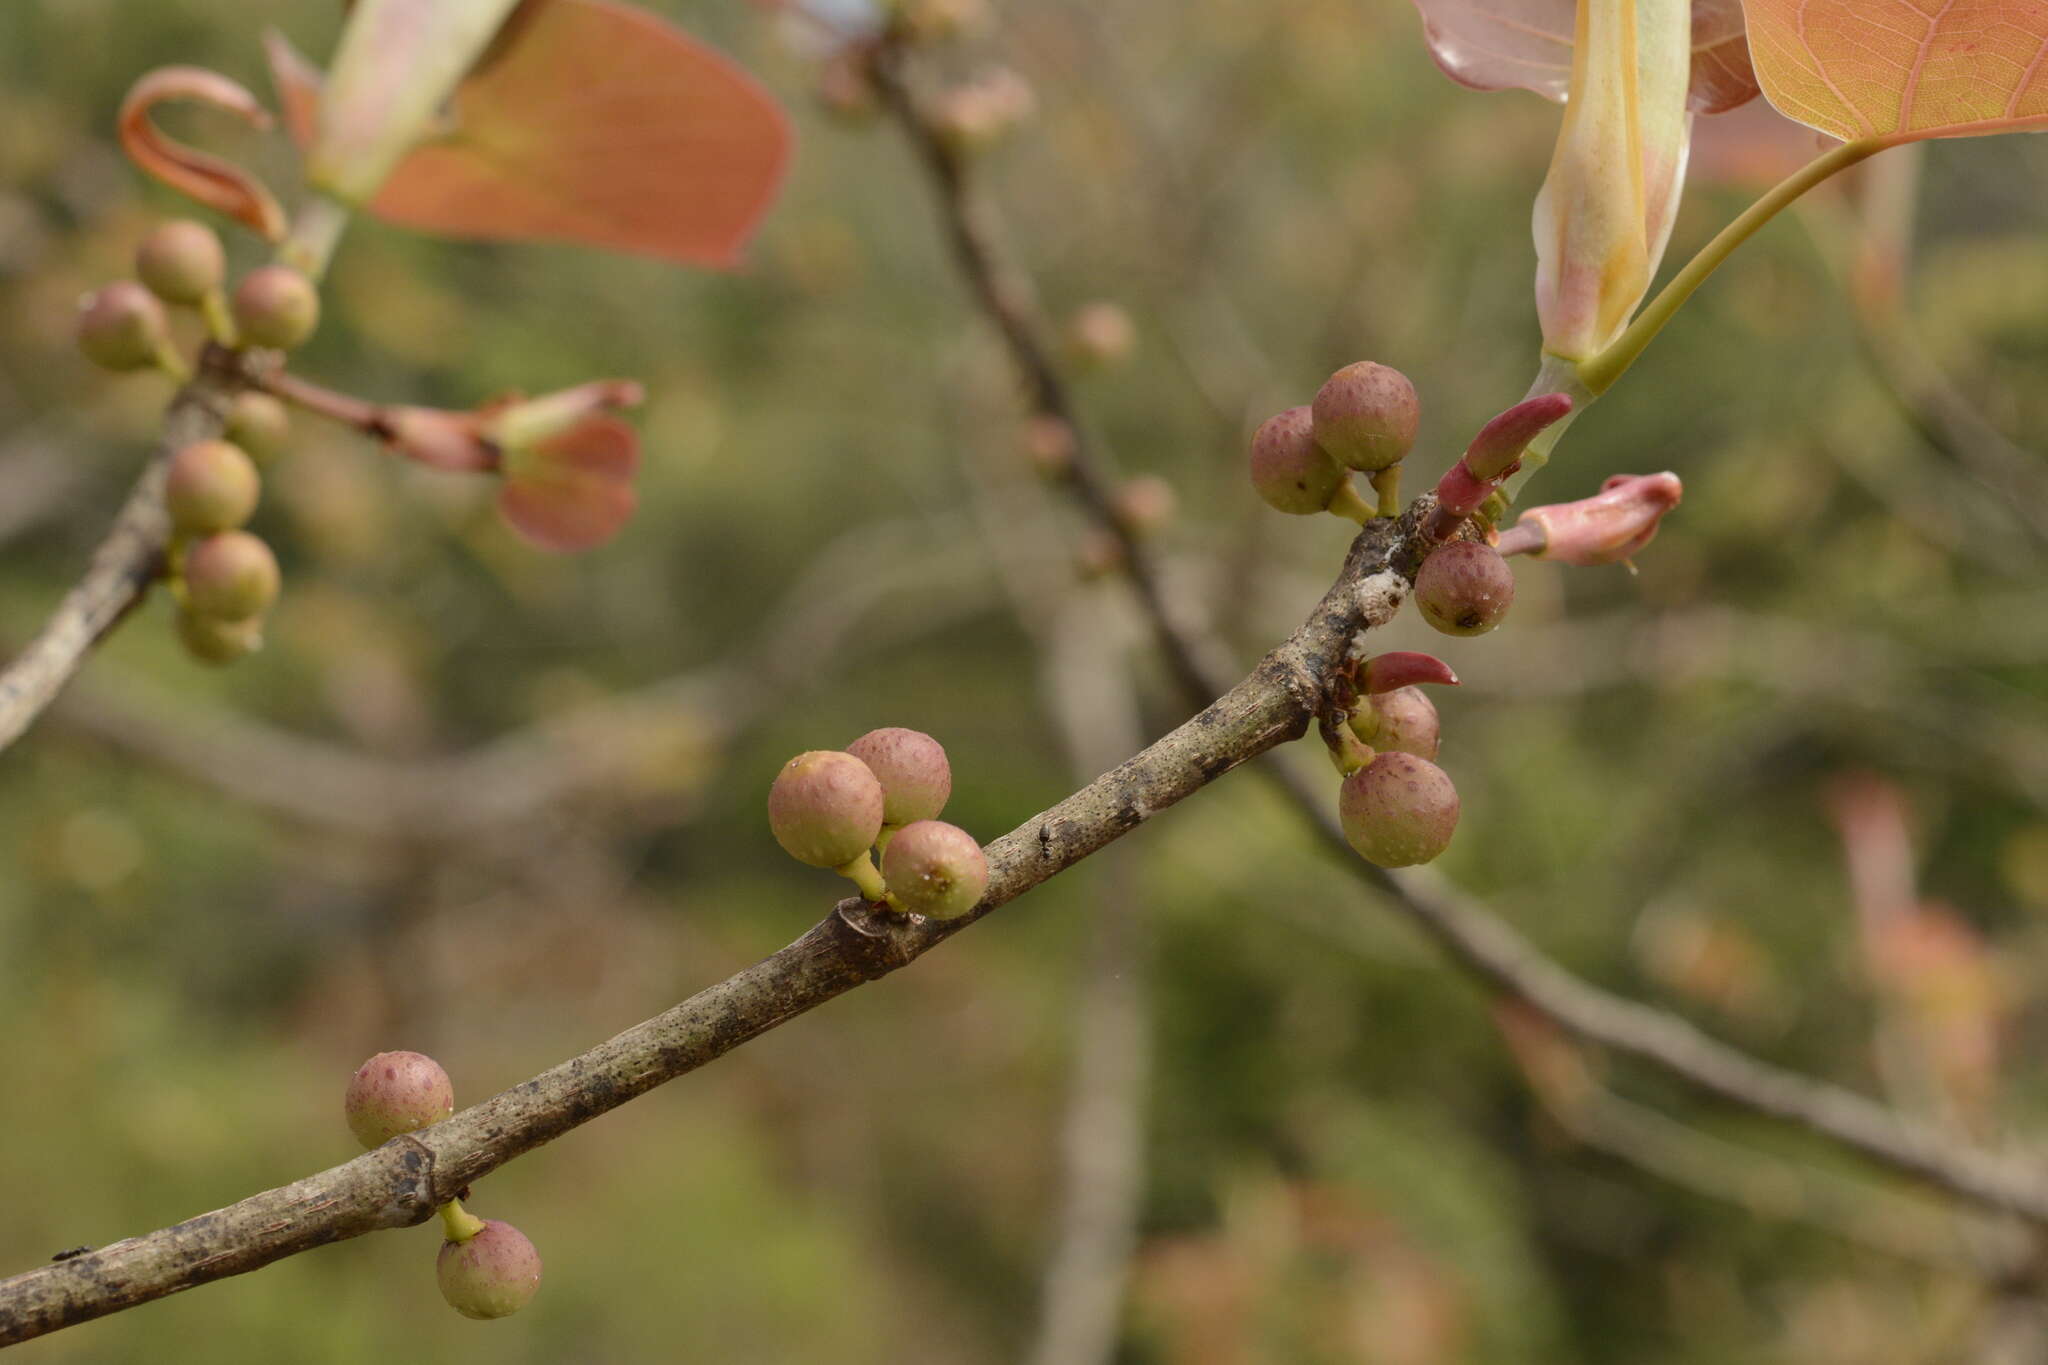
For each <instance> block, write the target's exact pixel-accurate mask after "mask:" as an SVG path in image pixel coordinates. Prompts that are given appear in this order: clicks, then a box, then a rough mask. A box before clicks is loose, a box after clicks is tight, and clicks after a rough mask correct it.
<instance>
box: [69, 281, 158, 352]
mask: <svg viewBox="0 0 2048 1365" xmlns="http://www.w3.org/2000/svg"><path fill="white" fill-rule="evenodd" d="M77 335H78V349H79V350H80V351H81V352H83V353H84V355H85V358H86V359H87V360H90V361H91V362H92V363H93V364H95V365H97V366H99V367H100V368H101V369H103V370H115V371H122V370H146V369H148V368H149V367H150V366H152V365H154V364H156V363H157V358H158V357H159V356H160V355H161V354H162V353H163V348H164V346H165V345H166V344H167V343H168V340H169V335H170V334H169V331H168V330H167V324H166V323H165V321H164V306H163V305H162V304H161V303H159V302H157V298H156V295H154V294H152V293H150V292H149V291H148V290H147V289H144V288H143V287H142V286H141V285H139V284H137V283H136V282H135V281H133V280H115V281H114V282H113V283H112V284H109V285H106V286H104V287H103V288H100V289H96V290H94V291H93V292H92V293H90V294H88V295H86V296H85V299H84V301H83V303H81V305H80V306H79V310H78V334H77Z"/></svg>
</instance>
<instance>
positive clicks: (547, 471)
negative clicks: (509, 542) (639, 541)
mask: <svg viewBox="0 0 2048 1365" xmlns="http://www.w3.org/2000/svg"><path fill="white" fill-rule="evenodd" d="M639 468H640V438H639V436H638V435H637V434H636V433H635V432H634V430H633V428H631V427H629V426H627V425H626V424H625V423H624V422H622V421H620V420H619V419H618V418H616V417H608V416H601V415H600V416H592V417H587V418H585V419H584V420H582V421H581V422H578V423H577V424H576V425H575V426H573V427H570V428H569V429H568V430H567V431H563V432H560V433H558V434H556V435H554V436H551V437H549V438H548V439H547V440H544V441H542V442H540V443H539V444H538V445H535V446H533V447H531V448H529V449H524V450H516V451H515V450H507V451H506V452H505V462H504V470H503V472H504V476H505V482H504V484H503V485H502V486H501V487H500V488H499V490H498V510H499V512H500V513H502V514H503V515H504V518H505V520H506V521H507V522H509V523H511V526H512V529H513V530H514V531H517V532H518V533H519V534H520V535H521V536H523V537H525V539H526V540H527V541H529V542H530V543H532V544H534V545H536V546H538V547H540V548H541V549H543V550H559V551H563V552H565V553H567V552H573V551H576V550H589V549H594V548H596V547H597V546H599V545H602V544H604V543H605V542H606V541H607V540H610V539H611V538H612V537H613V536H615V535H617V534H618V532H619V529H620V528H621V527H623V526H624V525H625V524H626V522H627V521H628V520H629V519H630V518H631V517H632V515H633V507H634V505H635V496H634V493H633V475H634V474H635V473H636V472H637V471H638V470H639Z"/></svg>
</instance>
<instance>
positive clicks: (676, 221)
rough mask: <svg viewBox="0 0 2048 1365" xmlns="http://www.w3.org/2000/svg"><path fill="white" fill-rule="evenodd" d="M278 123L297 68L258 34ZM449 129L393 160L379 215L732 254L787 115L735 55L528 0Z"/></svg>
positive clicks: (753, 213)
mask: <svg viewBox="0 0 2048 1365" xmlns="http://www.w3.org/2000/svg"><path fill="white" fill-rule="evenodd" d="M271 63H272V70H273V72H274V74H275V75H276V78H277V80H278V84H279V87H280V89H281V90H282V91H283V92H284V96H283V98H284V103H285V106H286V113H287V116H288V118H289V120H290V122H291V125H292V130H293V135H294V136H295V137H298V138H299V139H300V140H301V141H302V142H303V141H304V140H305V137H306V134H307V131H308V130H309V128H310V124H311V119H310V118H309V117H308V115H309V113H310V111H311V108H312V104H313V99H314V93H313V91H312V90H311V89H310V88H309V85H308V74H309V69H308V68H307V67H306V65H305V63H304V62H303V61H301V60H299V59H297V58H296V56H295V55H294V54H292V53H291V52H290V49H289V48H288V47H286V46H284V45H283V44H282V43H281V42H273V44H272V53H271ZM454 125H455V126H454V128H453V130H452V131H451V132H450V134H449V135H448V136H447V137H445V138H441V139H438V140H436V141H434V142H430V143H427V144H425V145H423V146H421V147H419V148H418V149H416V150H415V151H413V152H412V154H411V155H409V156H407V157H406V159H405V160H404V161H402V162H401V163H399V166H398V169H397V170H396V171H395V172H394V173H393V174H392V176H391V179H390V180H389V181H388V182H386V184H385V186H384V189H383V191H382V193H380V194H379V195H378V196H377V199H376V201H375V202H374V203H373V204H372V205H371V211H372V212H374V213H375V214H376V215H377V216H378V217H380V218H383V219H385V220H387V221H389V222H393V223H397V224H399V225H401V226H404V227H410V228H417V229H419V230H421V231H424V232H433V233H439V234H442V235H444V236H451V237H471V238H479V239H489V240H522V239H523V240H538V241H562V242H575V243H579V244H582V245H586V246H599V247H608V248H611V249H614V250H619V251H632V252H638V253H641V254H643V255H649V256H657V257H661V258H663V259H666V260H674V261H684V262H689V263H691V264H697V265H712V266H731V265H734V264H736V263H737V262H738V259H739V253H740V250H741V248H742V247H743V246H744V245H745V243H746V241H747V239H748V238H749V237H751V236H752V234H753V232H754V229H755V227H756V226H757V225H758V224H759V222H760V219H761V216H762V214H764V213H765V212H766V211H767V209H768V205H769V203H770V201H771V200H772V199H773V198H774V196H775V192H776V189H777V188H778V187H779V185H780V184H781V181H782V176H783V171H784V168H785V166H786V165H787V162H788V159H789V141H790V134H789V126H788V123H787V122H786V120H785V119H784V118H783V116H782V113H781V111H780V110H779V109H778V108H777V107H776V105H775V103H774V101H773V100H772V99H771V98H770V97H769V96H768V95H767V94H766V92H764V91H763V90H762V89H761V87H760V86H759V85H757V84H756V83H755V82H754V80H753V78H752V77H751V76H748V75H747V74H746V73H745V72H744V71H742V70H741V69H740V68H739V67H737V66H735V65H733V63H732V62H730V61H729V60H727V59H726V58H725V57H723V56H721V55H720V54H719V53H717V52H714V51H712V50H711V49H710V48H708V47H705V46H704V45H703V44H701V43H698V42H697V41H696V40H695V39H692V38H690V37H688V36H687V35H685V34H683V33H682V32H680V31H679V30H677V29H675V28H674V27H672V26H671V25H669V24H668V23H667V22H666V21H664V20H662V19H659V18H657V17H655V16H654V15H651V14H647V13H645V12H643V11H641V10H637V9H634V8H631V7H630V6H627V5H622V4H616V3H613V2H612V0H540V2H539V3H532V4H528V5H527V6H525V7H524V8H522V10H521V12H520V17H519V20H518V21H517V24H516V26H515V27H514V28H512V29H510V30H508V33H507V35H506V36H505V38H504V40H503V41H501V42H500V44H499V46H498V47H497V48H495V49H494V50H493V51H492V53H491V54H490V56H489V57H488V58H487V59H486V61H485V62H484V63H483V64H482V65H481V66H480V67H479V68H478V70H477V71H476V72H475V73H474V74H473V75H472V76H471V77H470V79H469V80H468V81H467V82H465V83H464V84H463V85H462V87H461V88H460V89H459V90H457V92H456V95H455V100H454Z"/></svg>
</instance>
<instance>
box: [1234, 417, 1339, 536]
mask: <svg viewBox="0 0 2048 1365" xmlns="http://www.w3.org/2000/svg"><path fill="white" fill-rule="evenodd" d="M1251 470H1252V487H1253V488H1254V489H1255V490H1257V492H1258V495H1259V497H1261V498H1262V499H1264V500H1265V503H1266V505H1267V506H1268V507H1271V508H1272V509H1274V510H1275V511H1278V512H1286V513H1287V514H1289V515H1290V516H1297V517H1305V516H1308V515H1310V514H1312V513H1315V512H1324V511H1328V510H1329V506H1330V499H1331V498H1333V497H1335V496H1336V494H1337V485H1338V484H1340V483H1342V482H1343V481H1344V478H1345V474H1344V469H1343V467H1342V466H1341V465H1339V464H1338V463H1337V462H1336V461H1335V460H1333V459H1331V458H1330V455H1329V453H1328V452H1327V451H1325V450H1324V449H1323V448H1322V447H1321V446H1319V445H1317V444H1316V438H1315V419H1314V418H1313V417H1312V416H1311V415H1310V413H1309V409H1308V408H1307V407H1299V408H1289V409H1287V411H1285V412H1280V413H1275V414H1274V415H1273V416H1271V417H1268V418H1267V419H1266V420H1265V421H1264V422H1261V423H1260V424H1259V429H1258V430H1257V431H1256V432H1254V433H1252V460H1251Z"/></svg>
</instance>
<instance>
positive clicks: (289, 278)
mask: <svg viewBox="0 0 2048 1365" xmlns="http://www.w3.org/2000/svg"><path fill="white" fill-rule="evenodd" d="M234 313H235V326H237V327H239V328H241V329H242V340H243V341H245V342H246V343H248V344H249V345H251V346H268V347H271V348H273V349H275V350H279V351H290V350H295V349H296V348H298V347H299V346H301V345H303V344H304V343H305V341H306V338H308V337H310V336H312V335H313V329H314V328H316V327H318V326H319V325H320V291H319V290H317V289H315V288H314V287H313V282H312V281H311V280H309V279H307V278H306V277H305V276H304V275H301V274H300V273H299V272H298V271H296V270H294V269H292V268H291V267H290V266H288V265H263V266H258V267H257V268H256V269H254V270H252V271H250V272H249V273H248V274H247V275H244V276H243V277H242V282H241V283H240V284H238V285H236V286H235V298H234Z"/></svg>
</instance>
